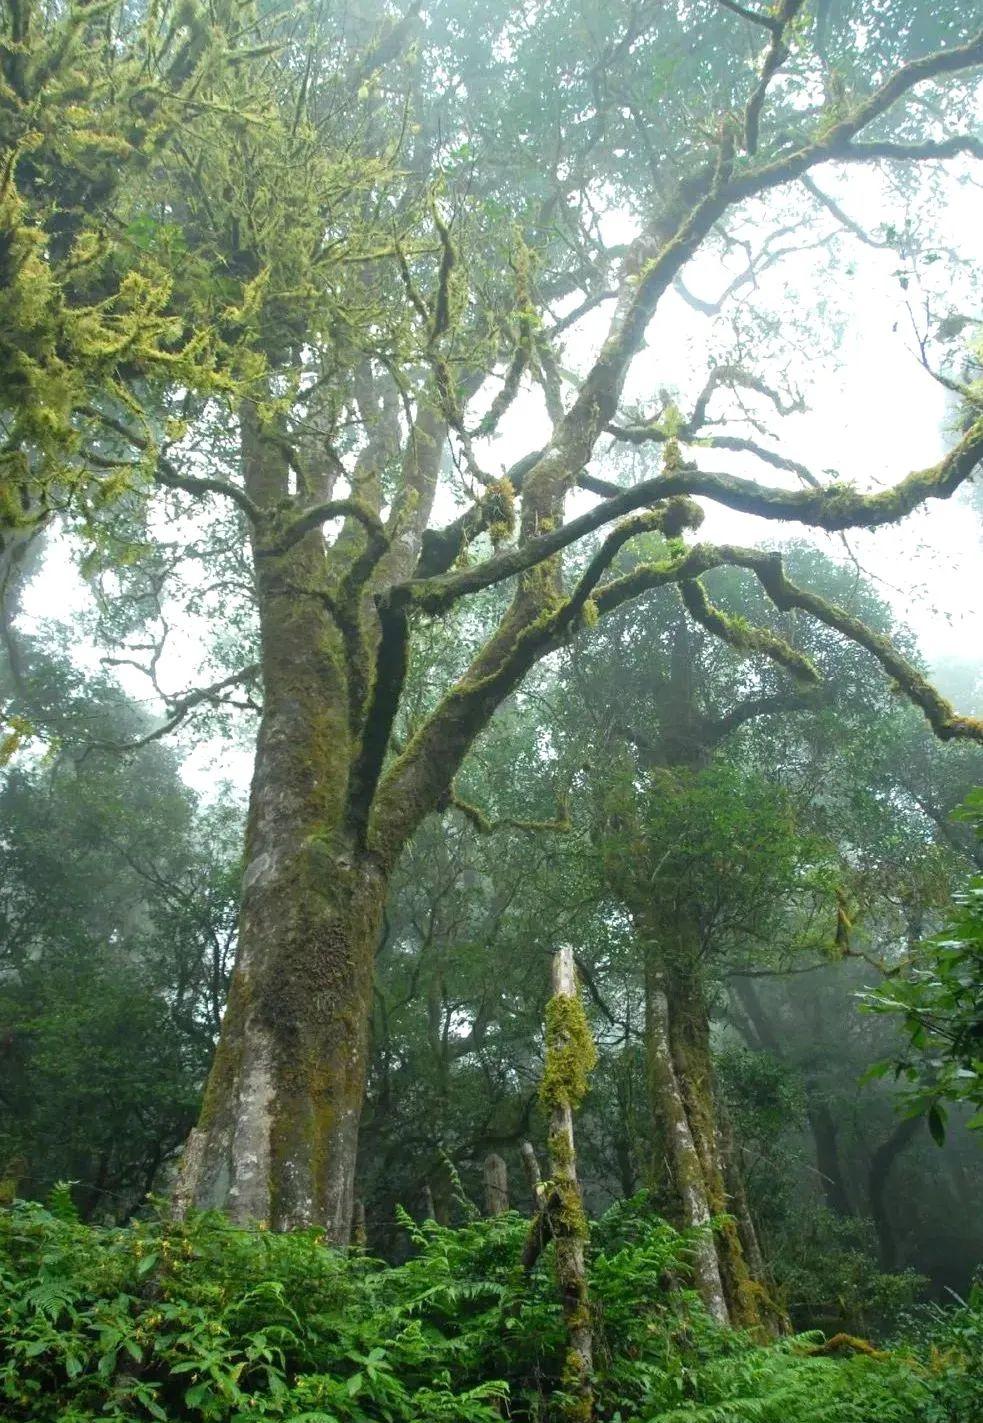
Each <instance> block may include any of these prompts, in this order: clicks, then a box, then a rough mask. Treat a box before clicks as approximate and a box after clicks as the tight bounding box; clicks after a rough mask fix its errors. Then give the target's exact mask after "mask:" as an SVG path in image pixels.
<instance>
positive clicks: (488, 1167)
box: [484, 1152, 509, 1215]
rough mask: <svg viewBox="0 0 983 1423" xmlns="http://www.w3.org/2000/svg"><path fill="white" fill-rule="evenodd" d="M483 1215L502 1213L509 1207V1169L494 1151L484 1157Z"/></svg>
mask: <svg viewBox="0 0 983 1423" xmlns="http://www.w3.org/2000/svg"><path fill="white" fill-rule="evenodd" d="M484 1180H485V1215H503V1214H504V1213H505V1212H506V1211H507V1210H508V1208H509V1169H508V1167H507V1166H506V1164H505V1162H504V1160H503V1159H502V1157H501V1156H496V1154H495V1153H494V1152H492V1153H491V1155H490V1156H486V1157H485V1166H484Z"/></svg>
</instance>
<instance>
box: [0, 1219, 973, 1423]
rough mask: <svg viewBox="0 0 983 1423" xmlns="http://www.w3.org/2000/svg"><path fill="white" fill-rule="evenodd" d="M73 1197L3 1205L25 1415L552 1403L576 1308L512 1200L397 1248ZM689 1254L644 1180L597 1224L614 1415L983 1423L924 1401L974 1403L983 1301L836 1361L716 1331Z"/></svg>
mask: <svg viewBox="0 0 983 1423" xmlns="http://www.w3.org/2000/svg"><path fill="white" fill-rule="evenodd" d="M66 1204H67V1202H66V1196H65V1192H64V1191H61V1192H60V1193H59V1195H58V1198H57V1200H56V1201H54V1202H53V1203H52V1207H53V1208H52V1209H47V1210H46V1209H43V1208H42V1207H40V1206H36V1205H29V1204H25V1203H17V1204H16V1205H15V1206H14V1207H12V1208H11V1209H9V1210H6V1211H4V1212H3V1214H2V1216H0V1285H2V1288H3V1292H4V1297H5V1300H6V1309H5V1312H4V1314H3V1316H2V1317H0V1397H2V1398H3V1400H4V1402H3V1410H4V1417H5V1418H6V1419H9V1420H10V1423H26V1420H28V1419H29V1420H31V1423H55V1420H58V1423H87V1420H89V1419H95V1418H99V1419H106V1420H113V1419H115V1420H119V1423H122V1420H127V1423H136V1420H144V1419H146V1420H149V1419H160V1420H174V1423H177V1420H189V1423H190V1420H201V1423H252V1420H259V1419H265V1418H270V1419H280V1420H283V1423H376V1420H379V1421H380V1423H382V1420H385V1423H424V1420H427V1423H429V1421H430V1420H435V1419H447V1420H451V1419H453V1420H455V1423H492V1420H494V1419H498V1418H499V1417H500V1416H501V1413H500V1409H499V1401H500V1400H504V1399H506V1398H508V1399H509V1400H510V1403H509V1408H510V1416H512V1417H513V1418H515V1419H530V1420H531V1419H539V1420H545V1419H548V1418H549V1417H550V1416H551V1405H552V1403H554V1402H556V1399H557V1392H556V1390H557V1383H558V1379H559V1375H560V1370H561V1367H562V1351H563V1334H562V1328H561V1324H560V1319H559V1307H558V1305H557V1304H556V1302H555V1301H554V1299H553V1297H552V1291H551V1287H550V1283H549V1270H548V1267H547V1265H546V1264H545V1263H542V1262H541V1264H540V1265H539V1267H537V1270H536V1272H535V1273H534V1274H533V1276H532V1277H530V1278H528V1279H525V1278H523V1277H522V1276H521V1273H520V1272H519V1271H518V1270H517V1265H516V1262H517V1260H518V1258H519V1254H520V1252H521V1246H522V1240H523V1237H524V1234H525V1230H526V1223H525V1221H524V1220H522V1219H521V1218H520V1217H519V1216H517V1215H515V1214H510V1215H506V1216H500V1217H496V1218H494V1219H492V1220H486V1221H481V1222H476V1223H473V1224H471V1225H469V1226H467V1227H465V1228H463V1229H461V1230H446V1229H443V1228H441V1227H438V1226H436V1225H434V1224H432V1223H427V1224H425V1225H424V1226H422V1227H417V1226H415V1225H414V1224H413V1222H412V1221H411V1220H410V1218H409V1217H408V1216H405V1215H404V1216H403V1224H404V1226H405V1228H406V1229H407V1231H408V1233H409V1235H410V1237H411V1240H412V1245H413V1254H412V1256H411V1257H410V1258H409V1259H408V1260H407V1261H406V1262H405V1263H404V1264H402V1265H399V1266H396V1267H387V1266H384V1265H382V1264H380V1263H379V1262H378V1261H375V1260H372V1259H369V1258H367V1257H365V1256H363V1255H361V1254H359V1253H357V1252H355V1253H350V1254H347V1255H346V1254H343V1253H339V1252H335V1251H331V1250H329V1249H327V1248H325V1246H324V1245H323V1243H322V1240H321V1238H320V1236H319V1235H318V1234H317V1233H316V1232H312V1231H308V1232H299V1233H296V1234H292V1235H280V1236H278V1235H273V1234H270V1233H267V1232H260V1231H250V1230H243V1229H236V1228H234V1227H232V1226H230V1225H229V1224H228V1223H227V1222H225V1221H223V1220H222V1219H220V1218H218V1217H209V1216H205V1217H195V1218H193V1219H192V1220H190V1221H189V1222H187V1223H184V1224H181V1225H175V1224H172V1223H167V1222H166V1221H163V1220H160V1221H158V1220H153V1221H148V1222H135V1223H133V1224H132V1225H131V1226H130V1227H128V1228H126V1229H108V1228H95V1227H88V1226H83V1225H80V1224H79V1223H78V1221H77V1220H75V1219H73V1218H72V1213H71V1211H70V1210H69V1209H66ZM55 1206H57V1210H55V1209H54V1207H55ZM687 1249H688V1243H687V1241H686V1239H685V1238H683V1237H680V1236H678V1235H677V1234H676V1233H675V1232H674V1231H673V1230H672V1229H671V1227H669V1226H668V1225H666V1224H665V1223H664V1222H663V1221H660V1220H658V1219H657V1218H653V1217H651V1216H649V1215H648V1214H647V1213H646V1211H645V1209H644V1202H643V1201H642V1199H641V1198H639V1199H636V1200H635V1201H633V1202H627V1203H622V1204H621V1205H619V1206H618V1207H617V1208H615V1209H614V1210H612V1211H611V1212H609V1213H608V1215H607V1216H606V1217H605V1218H603V1219H602V1220H601V1221H599V1222H596V1223H595V1225H594V1227H593V1250H592V1255H593V1261H592V1264H593V1292H594V1297H595V1310H596V1316H597V1320H596V1324H597V1336H598V1343H599V1349H598V1353H597V1369H598V1399H599V1417H600V1418H602V1419H608V1420H611V1423H615V1420H620V1423H642V1420H646V1423H647V1420H649V1419H655V1418H658V1419H659V1420H660V1421H661V1420H676V1423H683V1420H687V1423H698V1420H699V1423H725V1420H727V1423H730V1421H731V1420H733V1423H744V1420H769V1421H770V1420H773V1421H774V1423H785V1420H788V1419H795V1420H796V1423H832V1420H834V1419H835V1420H836V1423H875V1420H876V1421H877V1423H885V1420H890V1421H891V1423H916V1420H923V1421H924V1423H928V1420H932V1423H935V1420H936V1419H939V1420H941V1419H942V1418H952V1419H956V1418H960V1419H961V1423H969V1419H970V1417H971V1416H972V1415H971V1412H969V1411H967V1412H965V1413H963V1414H957V1413H949V1414H945V1413H941V1412H938V1411H935V1412H931V1411H925V1410H924V1409H923V1408H922V1398H923V1396H924V1397H925V1398H931V1399H933V1400H935V1401H936V1402H940V1401H941V1400H942V1399H943V1398H944V1397H945V1394H944V1392H943V1391H942V1382H943V1381H944V1385H945V1387H946V1388H951V1389H952V1390H955V1391H956V1392H954V1393H953V1397H955V1396H957V1393H958V1396H960V1397H961V1398H963V1399H964V1400H965V1402H966V1405H967V1408H971V1407H972V1405H973V1403H974V1402H975V1401H978V1400H979V1398H980V1391H979V1386H978V1375H977V1373H976V1372H974V1370H975V1369H976V1367H977V1366H976V1364H975V1363H974V1360H973V1356H972V1352H971V1346H972V1342H973V1338H974V1334H973V1331H974V1330H976V1331H977V1334H976V1336H975V1337H977V1338H978V1330H979V1327H980V1321H979V1309H978V1301H977V1302H973V1303H971V1304H970V1305H967V1306H966V1307H965V1308H964V1309H963V1310H961V1311H959V1312H957V1314H956V1315H955V1316H953V1320H952V1323H951V1325H950V1323H949V1320H948V1317H947V1316H945V1315H944V1314H943V1313H942V1312H941V1311H936V1312H934V1313H933V1314H932V1316H931V1318H930V1319H929V1320H928V1321H927V1322H926V1323H925V1324H924V1325H923V1328H922V1334H921V1336H920V1337H919V1338H918V1339H916V1340H915V1341H914V1342H912V1343H908V1344H906V1345H905V1346H904V1349H903V1350H902V1349H900V1348H899V1350H898V1351H896V1352H894V1353H892V1354H891V1355H872V1356H869V1357H866V1356H863V1355H858V1356H856V1357H850V1358H847V1359H844V1360H841V1359H839V1358H835V1357H825V1356H824V1355H822V1354H821V1353H817V1352H816V1351H817V1349H818V1348H820V1347H821V1344H822V1339H821V1336H819V1335H806V1336H799V1337H797V1338H792V1339H786V1340H783V1341H782V1342H781V1343H780V1344H778V1345H774V1346H768V1347H763V1346H760V1345H756V1344H754V1343H752V1342H751V1341H750V1340H749V1339H748V1338H747V1337H746V1336H744V1335H741V1334H738V1333H726V1332H721V1331H719V1330H718V1329H717V1328H716V1327H715V1326H714V1325H713V1324H712V1323H711V1322H710V1321H709V1319H708V1318H707V1316H706V1315H705V1314H704V1313H703V1312H702V1309H701V1307H700V1306H699V1303H698V1302H697V1301H696V1300H695V1298H694V1297H693V1296H692V1295H690V1294H689V1293H688V1292H686V1291H683V1292H680V1291H679V1290H678V1288H676V1287H674V1286H673V1283H672V1281H673V1277H674V1276H675V1275H678V1274H679V1273H680V1272H681V1271H684V1270H685V1259H686V1254H687ZM974 1301H975V1297H974ZM974 1311H975V1314H974ZM959 1391H961V1393H960V1392H959ZM933 1406H935V1404H934V1403H933Z"/></svg>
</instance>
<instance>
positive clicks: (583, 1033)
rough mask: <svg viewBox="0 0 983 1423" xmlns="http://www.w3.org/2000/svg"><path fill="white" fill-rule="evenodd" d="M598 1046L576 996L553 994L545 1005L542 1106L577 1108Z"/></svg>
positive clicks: (592, 1066)
mask: <svg viewBox="0 0 983 1423" xmlns="http://www.w3.org/2000/svg"><path fill="white" fill-rule="evenodd" d="M596 1063H597V1048H596V1047H595V1045H594V1039H593V1036H592V1035H591V1030H590V1026H589V1024H588V1022H587V1015H586V1013H585V1012H584V1009H583V1004H582V1003H581V1002H580V999H579V998H576V997H572V996H568V995H567V994H555V995H554V997H552V998H551V999H550V1001H549V1002H548V1003H547V1005H546V1061H545V1064H544V1066H543V1080H542V1082H541V1083H540V1086H539V1100H540V1101H541V1102H542V1104H543V1106H544V1107H547V1108H550V1107H563V1106H565V1107H577V1106H579V1105H580V1103H581V1102H582V1101H583V1099H584V1095H585V1093H586V1091H587V1085H588V1081H589V1079H590V1074H591V1072H592V1070H593V1068H594V1067H595V1065H596Z"/></svg>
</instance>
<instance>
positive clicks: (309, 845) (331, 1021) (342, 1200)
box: [177, 420, 386, 1243]
mask: <svg viewBox="0 0 983 1423" xmlns="http://www.w3.org/2000/svg"><path fill="white" fill-rule="evenodd" d="M243 434H244V454H245V461H244V462H245V468H246V478H247V488H249V490H250V492H251V494H252V497H253V498H254V499H256V500H257V502H258V503H260V504H262V505H264V506H266V507H270V505H271V504H273V503H275V499H276V497H277V495H278V493H279V491H280V489H281V488H283V486H284V483H285V471H284V469H283V468H282V466H280V465H279V464H278V461H277V458H276V454H275V451H273V452H271V450H270V449H269V448H268V447H267V446H266V445H265V443H264V442H263V441H262V439H261V437H260V436H259V434H258V432H257V431H256V429H255V428H254V427H253V426H252V425H251V424H250V423H249V422H248V421H246V420H244V430H243ZM257 542H258V543H259V541H257ZM255 565H256V584H257V595H258V601H259V611H260V629H261V639H262V671H263V694H264V707H263V718H262V724H261V727H260V732H259V739H258V745H257V750H256V764H255V771H254V775H253V782H252V790H251V797H250V808H249V820H248V826H247V832H246V853H245V868H244V873H243V882H242V904H241V913H240V928H239V948H238V956H237V960H236V966H235V971H234V973H233V977H232V982H231V986H230V990H229V1001H228V1006H227V1008H226V1011H225V1016H224V1019H223V1022H222V1029H221V1035H220V1039H219V1044H218V1049H217V1052H216V1055H215V1060H214V1063H213V1066H212V1070H211V1073H210V1076H209V1079H208V1083H207V1086H206V1090H205V1097H204V1104H203V1108H202V1113H201V1118H200V1121H199V1123H198V1127H197V1129H196V1132H195V1134H194V1136H193V1138H192V1141H191V1142H190V1143H189V1149H188V1151H187V1152H186V1157H185V1169H184V1175H183V1179H182V1180H181V1182H180V1183H179V1187H178V1193H177V1195H178V1198H179V1199H180V1200H181V1201H182V1202H184V1203H186V1204H190V1205H193V1206H195V1207H198V1208H201V1209H206V1208H216V1209H222V1210H224V1211H225V1212H226V1213H227V1214H228V1215H229V1216H230V1217H231V1218H232V1219H233V1220H236V1221H239V1222H246V1221H265V1222H268V1224H269V1225H270V1226H271V1228H273V1229H276V1230H286V1229H292V1228H297V1227H303V1226H308V1225H312V1224H319V1225H323V1226H324V1227H325V1228H326V1231H327V1234H328V1236H329V1238H330V1239H331V1240H332V1241H335V1242H337V1243H345V1242H346V1241H347V1239H348V1236H349V1231H350V1224H351V1216H352V1208H353V1203H354V1172H355V1155H356V1147H357V1137H358V1123H359V1115H360V1112H361V1107H362V1100H363V1095H364V1087H365V1076H366V1056H367V1044H368V1022H369V1009H370V1001H371V991H372V963H373V951H374V948H375V944H376V941H377V938H378V932H379V925H380V920H381V915H382V909H383V905H384V900H385V894H386V882H385V876H384V874H383V873H382V872H381V870H380V868H379V866H378V864H377V863H376V862H375V861H374V860H373V859H372V857H371V856H369V855H368V854H367V853H366V852H364V851H361V852H357V851H356V850H355V848H354V841H353V837H351V836H350V835H347V834H346V832H345V827H344V807H345V802H346V795H347V789H348V779H349V766H350V759H351V749H350V740H351V733H350V723H349V707H348V688H347V678H346V671H345V664H344V661H343V652H342V648H341V646H340V641H341V640H340V636H339V633H338V631H337V628H336V625H335V623H334V622H333V621H332V619H331V617H330V616H329V614H328V612H327V610H326V607H325V604H324V602H323V600H320V599H319V598H318V597H317V596H315V594H316V591H317V590H318V589H324V588H325V583H326V572H325V559H324V547H323V543H322V541H321V537H320V534H317V533H314V534H310V535H308V536H307V537H306V538H305V539H303V540H302V541H301V542H300V543H298V544H296V545H295V546H294V547H293V548H291V549H290V550H289V552H287V553H285V554H279V555H274V556H270V555H269V554H267V553H264V549H263V547H262V544H261V543H260V546H258V547H257V548H256V550H255ZM298 590H310V593H309V594H305V593H303V592H301V593H299V592H298Z"/></svg>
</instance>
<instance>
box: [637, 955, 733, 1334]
mask: <svg viewBox="0 0 983 1423" xmlns="http://www.w3.org/2000/svg"><path fill="white" fill-rule="evenodd" d="M645 1043H646V1068H647V1079H648V1091H649V1110H650V1114H651V1121H652V1127H653V1132H652V1135H653V1140H654V1142H656V1143H658V1154H657V1155H656V1156H655V1157H654V1159H653V1161H652V1187H653V1190H654V1191H655V1192H656V1194H657V1195H659V1196H662V1197H663V1199H664V1198H665V1194H666V1188H667V1187H668V1189H669V1194H670V1197H674V1198H675V1199H676V1201H677V1202H678V1208H679V1209H678V1214H677V1223H678V1224H679V1225H680V1226H682V1227H684V1228H687V1229H691V1230H698V1231H700V1232H701V1233H700V1235H699V1238H698V1239H697V1241H696V1243H695V1245H694V1249H693V1278H694V1282H695V1284H696V1288H697V1290H698V1291H699V1293H700V1297H701V1298H702V1300H703V1303H704V1304H705V1305H706V1307H707V1309H708V1310H709V1312H710V1314H711V1315H712V1316H713V1318H714V1319H715V1320H716V1321H717V1322H718V1323H719V1324H729V1323H730V1310H729V1309H728V1307H727V1299H726V1296H725V1294H724V1285H723V1277H722V1275H721V1270H720V1262H719V1260H718V1258H717V1247H716V1242H715V1240H714V1237H713V1235H712V1234H711V1233H710V1229H709V1227H710V1220H711V1216H712V1215H713V1208H712V1206H711V1202H710V1195H709V1192H708V1190H707V1183H706V1179H705V1176H704V1171H703V1165H702V1162H701V1159H700V1154H699V1152H698V1150H697V1147H696V1140H695V1137H694V1132H693V1126H692V1123H691V1121H690V1117H689V1113H688V1111H687V1105H686V1099H685V1097H684V1094H683V1090H682V1087H681V1085H680V1081H679V1077H678V1075H677V1071H676V1064H675V1061H674V1058H673V1051H672V1030H671V1016H670V1004H669V995H668V992H667V976H666V972H665V969H664V967H663V965H662V963H661V962H660V956H659V954H658V953H657V951H656V950H655V948H654V946H648V951H647V952H646V956H645ZM666 1175H668V1177H669V1178H670V1179H669V1181H667V1180H666V1179H665V1177H666Z"/></svg>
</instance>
